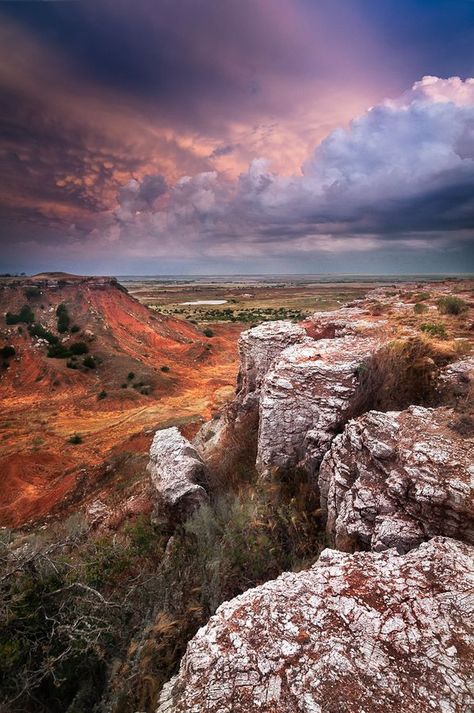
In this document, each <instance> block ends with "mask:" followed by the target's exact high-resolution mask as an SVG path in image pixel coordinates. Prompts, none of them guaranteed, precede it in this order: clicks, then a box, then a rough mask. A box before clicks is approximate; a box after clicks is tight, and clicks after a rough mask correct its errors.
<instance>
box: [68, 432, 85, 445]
mask: <svg viewBox="0 0 474 713" xmlns="http://www.w3.org/2000/svg"><path fill="white" fill-rule="evenodd" d="M68 443H72V445H74V446H77V445H79V444H80V443H83V440H82V436H80V435H79V433H74V434H73V435H72V436H70V437H69V438H68Z"/></svg>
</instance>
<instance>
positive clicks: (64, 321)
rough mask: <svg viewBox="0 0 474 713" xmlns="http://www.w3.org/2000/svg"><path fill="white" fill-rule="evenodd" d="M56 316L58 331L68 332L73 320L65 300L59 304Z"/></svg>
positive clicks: (61, 332)
mask: <svg viewBox="0 0 474 713" xmlns="http://www.w3.org/2000/svg"><path fill="white" fill-rule="evenodd" d="M56 316H57V318H58V332H59V333H60V334H64V332H67V330H68V329H69V324H70V322H71V319H70V317H69V313H68V311H67V307H66V305H65V304H64V302H61V304H60V305H58V308H57V310H56Z"/></svg>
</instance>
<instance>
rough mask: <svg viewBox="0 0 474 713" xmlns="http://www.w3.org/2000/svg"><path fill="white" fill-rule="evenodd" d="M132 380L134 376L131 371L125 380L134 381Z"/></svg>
mask: <svg viewBox="0 0 474 713" xmlns="http://www.w3.org/2000/svg"><path fill="white" fill-rule="evenodd" d="M134 378H135V374H134V373H133V371H129V372H128V375H127V379H128V380H129V381H132V379H134Z"/></svg>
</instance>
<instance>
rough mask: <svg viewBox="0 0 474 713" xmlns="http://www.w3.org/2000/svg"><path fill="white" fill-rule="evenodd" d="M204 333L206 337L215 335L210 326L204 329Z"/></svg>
mask: <svg viewBox="0 0 474 713" xmlns="http://www.w3.org/2000/svg"><path fill="white" fill-rule="evenodd" d="M203 334H204V336H205V337H213V336H214V332H213V331H212V329H209V327H207V328H206V329H205V330H204V332H203Z"/></svg>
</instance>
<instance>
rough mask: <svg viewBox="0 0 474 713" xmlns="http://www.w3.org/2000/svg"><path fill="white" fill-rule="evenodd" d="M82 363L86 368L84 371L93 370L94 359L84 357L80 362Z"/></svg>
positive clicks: (94, 365)
mask: <svg viewBox="0 0 474 713" xmlns="http://www.w3.org/2000/svg"><path fill="white" fill-rule="evenodd" d="M82 363H83V365H84V366H85V367H86V369H95V367H96V363H95V359H94V357H93V356H86V357H85V358H84V359H83V360H82Z"/></svg>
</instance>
